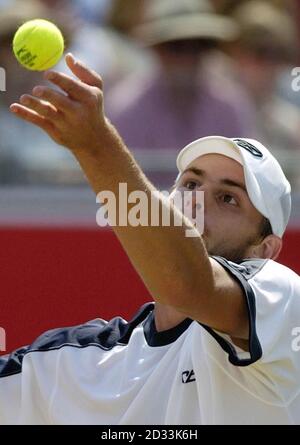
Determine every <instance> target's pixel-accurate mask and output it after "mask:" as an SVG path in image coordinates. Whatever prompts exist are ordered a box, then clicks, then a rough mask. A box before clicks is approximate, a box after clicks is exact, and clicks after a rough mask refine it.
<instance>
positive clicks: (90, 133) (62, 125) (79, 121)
mask: <svg viewBox="0 0 300 445" xmlns="http://www.w3.org/2000/svg"><path fill="white" fill-rule="evenodd" d="M65 60H66V63H67V65H68V67H69V68H70V70H71V71H72V73H73V74H75V76H76V77H77V78H78V80H77V79H73V78H71V77H70V76H68V75H66V74H63V73H60V72H56V71H47V72H46V73H45V75H44V77H45V79H46V80H48V81H50V82H51V83H53V84H54V85H56V86H57V87H59V88H60V90H61V91H57V90H55V89H52V88H49V87H46V86H37V87H35V88H34V89H33V91H32V95H29V94H24V95H23V96H21V98H20V103H14V104H12V105H11V106H10V110H11V112H13V113H15V114H16V115H17V116H18V117H20V118H21V119H24V120H25V121H27V122H29V123H31V124H34V125H36V126H38V127H40V128H41V129H43V130H44V131H45V132H46V133H47V134H48V135H49V136H50V137H51V138H52V139H53V140H54V141H55V142H57V143H58V144H60V145H64V146H66V147H68V148H69V149H70V150H71V151H74V152H76V151H78V150H85V149H86V148H88V147H93V146H97V144H99V142H100V140H101V135H102V133H103V132H104V130H105V128H106V119H105V116H104V110H103V91H102V88H103V84H102V79H101V77H100V76H99V75H98V74H97V73H96V72H95V71H93V70H91V69H89V68H88V67H87V66H86V65H84V64H83V63H82V62H80V61H79V60H77V59H75V58H74V57H73V55H72V54H67V55H66V57H65Z"/></svg>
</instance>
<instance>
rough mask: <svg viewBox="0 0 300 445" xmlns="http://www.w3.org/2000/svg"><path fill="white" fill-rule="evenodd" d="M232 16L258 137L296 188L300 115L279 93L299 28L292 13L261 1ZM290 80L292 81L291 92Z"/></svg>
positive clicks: (241, 73)
mask: <svg viewBox="0 0 300 445" xmlns="http://www.w3.org/2000/svg"><path fill="white" fill-rule="evenodd" d="M234 17H235V18H236V20H237V21H238V22H239V24H240V25H241V29H242V33H241V36H240V39H239V41H238V42H237V45H236V47H235V51H234V58H235V60H236V65H237V67H238V71H239V78H240V82H241V83H242V85H243V86H245V87H246V88H247V91H248V93H249V95H250V97H251V98H252V101H253V104H254V106H255V109H256V113H255V115H256V124H257V127H258V131H259V134H258V138H260V139H261V140H262V141H263V142H264V144H265V145H267V146H269V147H272V150H273V152H275V153H274V154H275V155H276V157H277V158H278V159H279V160H280V162H281V163H282V164H283V166H284V168H285V170H286V173H287V175H288V176H289V179H290V181H291V182H293V184H294V185H295V182H297V181H299V179H298V176H299V175H298V171H299V162H297V159H298V157H299V161H300V142H299V128H300V112H299V108H297V107H296V106H294V105H293V104H291V103H290V102H288V101H287V100H285V99H284V98H282V97H280V94H279V92H278V80H279V79H280V78H281V75H282V72H283V70H284V69H285V68H286V67H288V66H289V67H290V68H289V71H290V72H291V69H292V65H293V64H294V63H295V60H296V57H297V53H298V51H299V49H298V47H297V44H296V42H297V34H296V29H295V24H294V22H293V20H292V18H291V17H290V16H289V14H288V13H286V12H284V11H282V10H280V9H278V8H276V7H275V6H273V5H272V4H269V3H266V2H263V1H257V0H252V1H250V2H248V3H246V4H244V5H242V6H239V7H238V8H237V9H236V10H235V13H234ZM291 81H292V78H291V77H290V79H289V88H291Z"/></svg>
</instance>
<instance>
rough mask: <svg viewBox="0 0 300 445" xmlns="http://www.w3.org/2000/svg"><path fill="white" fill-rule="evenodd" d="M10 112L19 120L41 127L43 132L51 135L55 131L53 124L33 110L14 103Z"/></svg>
mask: <svg viewBox="0 0 300 445" xmlns="http://www.w3.org/2000/svg"><path fill="white" fill-rule="evenodd" d="M10 111H11V112H12V113H14V114H15V115H16V116H18V117H19V118H21V119H23V120H25V121H27V122H29V123H31V124H34V125H36V126H37V127H40V128H41V129H42V130H44V131H46V132H47V133H50V132H51V131H52V130H53V124H52V123H51V122H50V121H48V120H47V119H45V118H44V117H43V116H40V115H39V114H38V113H36V112H35V111H33V110H30V109H29V108H26V107H24V106H23V105H20V104H17V103H14V104H12V105H11V106H10Z"/></svg>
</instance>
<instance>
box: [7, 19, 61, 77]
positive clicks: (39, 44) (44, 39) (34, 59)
mask: <svg viewBox="0 0 300 445" xmlns="http://www.w3.org/2000/svg"><path fill="white" fill-rule="evenodd" d="M13 51H14V54H15V56H16V58H17V59H18V61H19V62H20V63H21V65H23V66H24V67H25V68H27V69H29V70H32V71H45V70H48V69H49V68H52V67H53V66H54V65H56V63H57V62H58V61H59V59H60V58H61V56H62V55H63V52H64V38H63V35H62V33H61V31H60V30H59V29H58V28H57V26H56V25H54V23H52V22H49V21H48V20H43V19H35V20H30V21H29V22H26V23H24V24H23V25H22V26H21V27H20V28H19V29H18V30H17V32H16V34H15V36H14V40H13Z"/></svg>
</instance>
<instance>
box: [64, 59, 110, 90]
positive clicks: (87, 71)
mask: <svg viewBox="0 0 300 445" xmlns="http://www.w3.org/2000/svg"><path fill="white" fill-rule="evenodd" d="M65 59H66V62H67V65H68V67H69V68H70V70H71V71H72V73H73V74H75V76H76V77H78V79H80V80H81V81H82V82H84V83H86V84H87V85H90V86H92V87H97V88H99V89H100V90H103V81H102V78H101V76H99V74H98V73H96V71H94V70H92V69H91V68H88V67H87V65H85V63H83V62H81V60H78V59H76V58H75V57H74V56H73V54H71V53H68V54H67V55H66V58H65Z"/></svg>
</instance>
